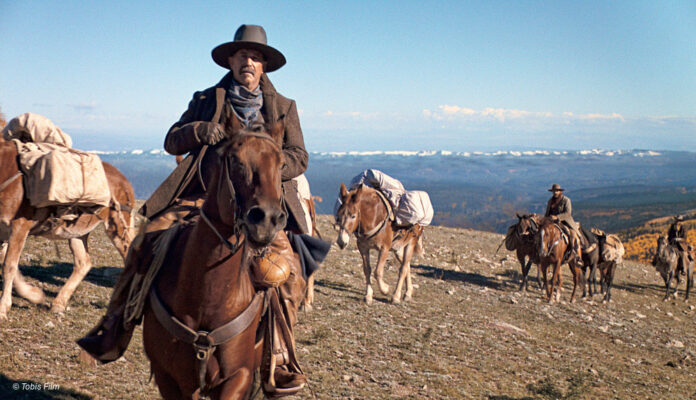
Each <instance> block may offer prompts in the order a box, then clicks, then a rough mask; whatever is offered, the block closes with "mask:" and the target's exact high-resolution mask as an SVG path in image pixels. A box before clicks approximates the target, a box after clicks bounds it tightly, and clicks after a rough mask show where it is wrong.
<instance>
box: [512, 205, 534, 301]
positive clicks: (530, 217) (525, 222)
mask: <svg viewBox="0 0 696 400" xmlns="http://www.w3.org/2000/svg"><path fill="white" fill-rule="evenodd" d="M516 215H517V219H518V221H517V223H516V224H515V225H512V226H510V228H509V229H508V234H507V236H506V237H505V248H507V249H508V250H510V251H512V250H515V253H516V255H517V260H518V261H519V263H520V267H521V268H522V283H521V284H520V290H525V291H526V290H528V289H529V282H528V281H527V276H528V275H529V269H530V268H531V267H532V263H534V264H537V265H539V254H538V250H539V248H538V247H537V246H536V245H535V244H534V236H535V235H536V233H537V231H538V230H539V222H540V221H541V218H542V217H541V216H540V215H539V214H525V215H519V214H516ZM539 279H540V278H539V272H538V270H537V282H538V283H539V287H541V281H540V280H539Z"/></svg>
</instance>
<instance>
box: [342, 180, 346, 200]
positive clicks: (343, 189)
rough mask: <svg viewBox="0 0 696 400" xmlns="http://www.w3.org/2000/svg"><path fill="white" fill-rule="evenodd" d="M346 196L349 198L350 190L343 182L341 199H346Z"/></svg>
mask: <svg viewBox="0 0 696 400" xmlns="http://www.w3.org/2000/svg"><path fill="white" fill-rule="evenodd" d="M346 196H348V189H347V188H346V185H345V184H344V183H343V182H341V198H342V199H345V198H346Z"/></svg>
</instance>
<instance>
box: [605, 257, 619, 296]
mask: <svg viewBox="0 0 696 400" xmlns="http://www.w3.org/2000/svg"><path fill="white" fill-rule="evenodd" d="M616 267H617V265H616V261H612V262H610V263H609V265H607V266H606V269H607V272H606V274H602V275H605V276H606V277H605V278H604V279H605V281H606V283H604V285H605V286H606V289H605V292H604V301H605V302H607V301H611V285H612V283H613V282H614V272H616Z"/></svg>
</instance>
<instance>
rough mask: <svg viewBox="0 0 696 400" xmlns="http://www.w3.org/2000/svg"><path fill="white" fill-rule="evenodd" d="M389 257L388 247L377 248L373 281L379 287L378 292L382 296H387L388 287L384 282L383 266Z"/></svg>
mask: <svg viewBox="0 0 696 400" xmlns="http://www.w3.org/2000/svg"><path fill="white" fill-rule="evenodd" d="M388 257H389V246H380V247H379V256H378V257H377V266H376V267H375V279H377V284H378V285H379V291H380V292H382V294H389V285H387V284H386V283H385V282H384V265H385V264H386V263H387V258H388Z"/></svg>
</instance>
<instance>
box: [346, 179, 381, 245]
mask: <svg viewBox="0 0 696 400" xmlns="http://www.w3.org/2000/svg"><path fill="white" fill-rule="evenodd" d="M376 193H377V196H378V197H379V198H380V200H382V202H383V203H384V206H385V207H386V208H387V216H386V217H385V218H384V220H383V221H382V222H381V223H380V224H379V225H377V226H376V227H374V228H372V229H370V230H369V231H368V232H364V233H363V232H362V229H361V228H362V225H361V224H360V207H358V212H357V214H356V215H355V217H356V218H357V219H358V224H357V226H356V227H355V230H354V231H353V233H354V234H355V236H356V237H357V238H358V239H360V240H369V239H372V238H373V237H375V236H377V234H378V233H380V232H381V231H382V229H384V227H385V226H387V223H388V222H389V221H390V220H391V219H392V213H393V211H392V208H391V205H390V204H389V202H388V201H387V199H386V198H385V197H384V195H383V194H382V193H381V192H380V191H379V190H376ZM339 211H340V209H339ZM336 226H337V227H338V228H340V229H341V230H345V231H346V232H347V231H348V229H347V228H346V227H345V226H343V223H338V222H337V223H336Z"/></svg>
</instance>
